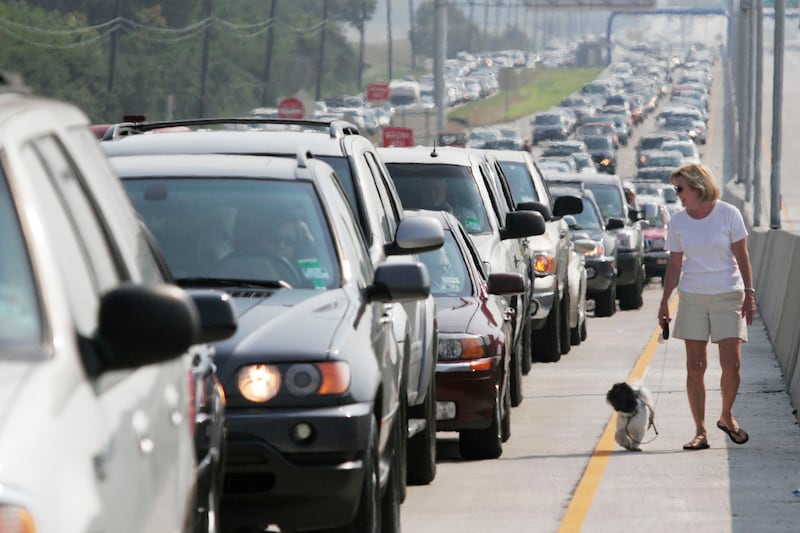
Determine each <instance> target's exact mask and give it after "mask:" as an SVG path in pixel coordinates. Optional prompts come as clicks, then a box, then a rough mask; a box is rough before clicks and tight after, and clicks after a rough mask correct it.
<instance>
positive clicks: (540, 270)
mask: <svg viewBox="0 0 800 533" xmlns="http://www.w3.org/2000/svg"><path fill="white" fill-rule="evenodd" d="M533 271H534V272H535V273H536V275H537V276H546V275H549V274H552V273H554V272H555V271H556V260H555V258H554V257H553V256H552V255H550V254H549V253H547V252H536V254H535V255H534V256H533Z"/></svg>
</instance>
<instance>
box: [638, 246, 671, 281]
mask: <svg viewBox="0 0 800 533" xmlns="http://www.w3.org/2000/svg"><path fill="white" fill-rule="evenodd" d="M668 261H669V252H666V251H664V250H660V251H658V252H646V253H645V254H644V269H645V271H646V272H647V275H648V276H663V275H664V272H666V270H667V262H668Z"/></svg>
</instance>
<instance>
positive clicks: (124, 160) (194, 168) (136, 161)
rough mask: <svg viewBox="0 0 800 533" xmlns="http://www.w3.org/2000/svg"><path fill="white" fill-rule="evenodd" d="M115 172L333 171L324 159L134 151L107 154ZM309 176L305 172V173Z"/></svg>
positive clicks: (255, 174)
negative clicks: (130, 154)
mask: <svg viewBox="0 0 800 533" xmlns="http://www.w3.org/2000/svg"><path fill="white" fill-rule="evenodd" d="M109 160H110V162H111V165H112V166H113V167H114V169H115V170H116V172H117V174H118V175H119V176H120V177H121V178H122V179H125V178H127V177H134V176H159V177H163V176H169V177H219V176H224V177H226V178H265V179H284V180H288V181H294V180H300V179H304V177H303V176H300V175H298V172H297V171H298V169H299V168H307V167H310V168H312V170H313V171H315V172H326V171H327V172H329V173H333V169H331V168H330V166H328V165H327V164H326V163H324V162H323V161H319V160H313V159H311V158H308V156H307V155H305V154H303V153H302V152H301V153H300V155H298V157H297V158H287V157H264V156H255V155H230V154H189V155H187V154H165V155H160V154H159V155H133V156H124V157H112V158H109ZM305 179H308V176H305Z"/></svg>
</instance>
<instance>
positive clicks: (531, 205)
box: [517, 202, 553, 222]
mask: <svg viewBox="0 0 800 533" xmlns="http://www.w3.org/2000/svg"><path fill="white" fill-rule="evenodd" d="M517 211H535V212H537V213H539V214H540V215H542V217H543V218H544V220H545V222H547V221H548V220H550V219H552V218H553V212H552V211H550V207H549V206H548V205H546V204H543V203H542V202H520V203H518V204H517Z"/></svg>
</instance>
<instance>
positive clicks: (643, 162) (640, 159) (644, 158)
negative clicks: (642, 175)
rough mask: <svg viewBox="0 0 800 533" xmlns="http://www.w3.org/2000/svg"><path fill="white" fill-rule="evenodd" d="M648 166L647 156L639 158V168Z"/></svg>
mask: <svg viewBox="0 0 800 533" xmlns="http://www.w3.org/2000/svg"><path fill="white" fill-rule="evenodd" d="M646 164H647V158H646V157H645V156H641V157H639V166H644V165H646Z"/></svg>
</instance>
